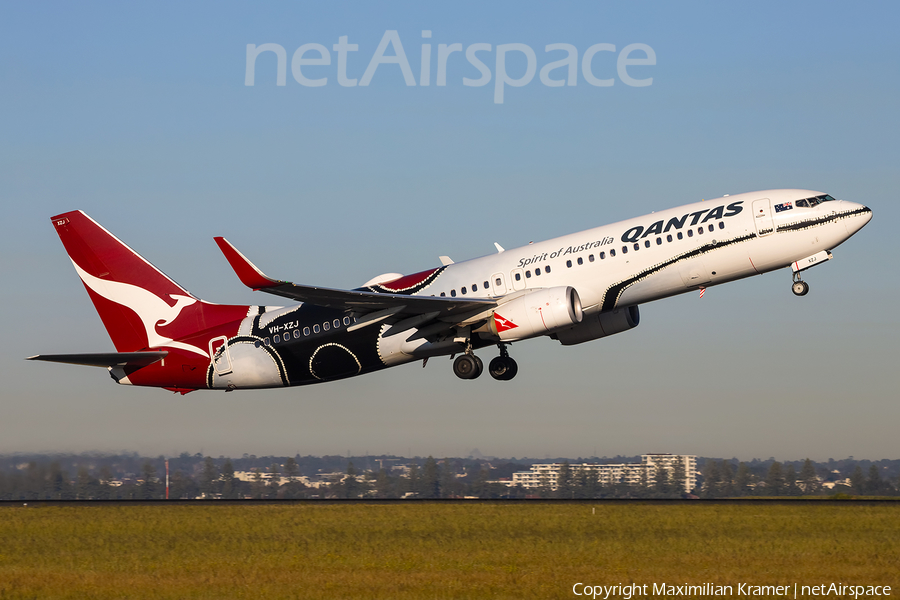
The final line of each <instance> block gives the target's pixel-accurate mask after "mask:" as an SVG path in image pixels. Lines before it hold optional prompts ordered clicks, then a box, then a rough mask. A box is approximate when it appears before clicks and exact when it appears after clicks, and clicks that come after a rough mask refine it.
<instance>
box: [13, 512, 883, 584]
mask: <svg viewBox="0 0 900 600" xmlns="http://www.w3.org/2000/svg"><path fill="white" fill-rule="evenodd" d="M576 582H584V583H588V584H591V585H599V584H607V585H609V584H617V583H624V584H628V583H632V582H634V583H638V584H653V583H662V582H667V583H671V584H683V583H685V582H688V583H705V582H711V583H716V584H732V585H736V584H738V583H750V584H753V585H775V584H790V585H793V584H794V583H795V582H797V583H799V584H801V585H804V584H805V585H818V584H821V583H831V582H835V583H838V582H843V583H844V584H860V585H876V584H877V585H891V586H892V587H893V595H894V596H896V597H900V594H898V590H900V587H898V586H900V504H897V503H891V504H881V505H860V504H851V503H832V502H822V503H815V504H808V503H794V504H791V503H783V504H705V503H700V502H696V503H680V504H650V503H646V504H608V503H607V504H604V503H602V502H601V503H598V502H583V503H577V504H541V503H533V504H528V503H520V504H503V503H490V504H480V503H479V504H463V503H451V504H442V503H409V504H276V505H270V506H269V505H261V504H253V505H246V506H239V505H209V504H203V505H183V504H182V505H131V506H128V505H126V506H122V505H110V506H103V505H100V506H98V505H84V506H82V505H66V506H36V507H35V506H29V507H21V506H18V507H12V506H6V507H0V599H3V600H6V599H10V598H40V599H45V598H72V599H76V598H77V599H79V600H83V599H90V598H179V599H188V598H253V599H269V598H322V599H329V598H397V599H406V598H575V597H577V596H575V595H574V594H573V591H572V586H573V584H575V583H576ZM616 597H621V596H616Z"/></svg>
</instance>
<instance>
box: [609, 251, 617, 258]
mask: <svg viewBox="0 0 900 600" xmlns="http://www.w3.org/2000/svg"><path fill="white" fill-rule="evenodd" d="M615 255H616V251H615V249H613V250H610V251H609V256H610V258H612V257H613V256H615Z"/></svg>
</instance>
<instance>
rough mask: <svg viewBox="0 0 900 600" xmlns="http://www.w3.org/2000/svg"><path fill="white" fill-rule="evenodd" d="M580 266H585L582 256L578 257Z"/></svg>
mask: <svg viewBox="0 0 900 600" xmlns="http://www.w3.org/2000/svg"><path fill="white" fill-rule="evenodd" d="M578 264H579V265H583V264H584V259H583V258H581V257H580V256H579V257H578Z"/></svg>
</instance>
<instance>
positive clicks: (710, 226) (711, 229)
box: [709, 223, 715, 233]
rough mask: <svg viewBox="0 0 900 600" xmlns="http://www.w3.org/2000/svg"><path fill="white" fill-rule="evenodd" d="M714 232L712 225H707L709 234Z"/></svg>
mask: <svg viewBox="0 0 900 600" xmlns="http://www.w3.org/2000/svg"><path fill="white" fill-rule="evenodd" d="M714 230H715V227H714V226H713V224H712V223H710V224H709V232H710V233H712V232H713V231H714Z"/></svg>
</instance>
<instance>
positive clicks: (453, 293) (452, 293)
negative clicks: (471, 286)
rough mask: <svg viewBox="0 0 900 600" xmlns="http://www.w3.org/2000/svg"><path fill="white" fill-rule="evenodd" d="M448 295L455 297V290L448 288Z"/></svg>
mask: <svg viewBox="0 0 900 600" xmlns="http://www.w3.org/2000/svg"><path fill="white" fill-rule="evenodd" d="M450 295H451V296H453V297H454V298H456V290H450Z"/></svg>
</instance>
